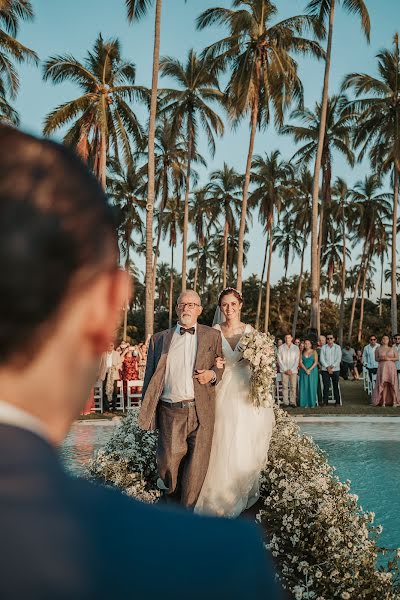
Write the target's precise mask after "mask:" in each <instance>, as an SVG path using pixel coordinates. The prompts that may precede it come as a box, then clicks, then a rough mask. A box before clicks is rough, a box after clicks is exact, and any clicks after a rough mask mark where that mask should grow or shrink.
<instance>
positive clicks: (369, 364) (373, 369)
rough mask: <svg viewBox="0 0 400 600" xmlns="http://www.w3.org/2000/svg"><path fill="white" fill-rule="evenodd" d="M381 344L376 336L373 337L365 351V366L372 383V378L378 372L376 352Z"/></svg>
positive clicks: (363, 359)
mask: <svg viewBox="0 0 400 600" xmlns="http://www.w3.org/2000/svg"><path fill="white" fill-rule="evenodd" d="M379 346H380V344H378V343H377V341H376V335H371V336H370V338H369V344H368V345H367V346H365V348H364V350H363V357H362V361H363V365H364V367H365V368H366V369H367V371H368V374H369V378H370V380H371V383H372V376H373V375H376V374H377V372H378V363H377V361H376V360H375V351H376V349H377V348H379Z"/></svg>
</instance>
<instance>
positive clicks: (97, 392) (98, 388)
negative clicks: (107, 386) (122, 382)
mask: <svg viewBox="0 0 400 600" xmlns="http://www.w3.org/2000/svg"><path fill="white" fill-rule="evenodd" d="M93 397H94V408H93V410H94V412H100V413H102V412H103V382H102V381H101V380H100V379H98V380H97V381H96V383H95V384H94V390H93Z"/></svg>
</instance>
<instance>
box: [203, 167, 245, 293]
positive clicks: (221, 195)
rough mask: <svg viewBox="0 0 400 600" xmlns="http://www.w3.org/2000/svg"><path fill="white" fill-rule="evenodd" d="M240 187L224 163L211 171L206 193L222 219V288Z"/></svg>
mask: <svg viewBox="0 0 400 600" xmlns="http://www.w3.org/2000/svg"><path fill="white" fill-rule="evenodd" d="M240 187H241V176H240V175H239V173H237V172H236V171H235V169H234V168H232V167H228V165H227V164H226V163H225V162H224V166H223V168H222V169H218V170H217V171H213V173H211V175H210V183H209V184H208V185H207V188H206V189H207V192H208V195H209V198H210V200H211V202H213V203H215V208H216V211H217V214H222V215H223V217H224V221H225V224H224V258H223V266H222V269H223V271H222V288H223V289H225V288H226V285H227V268H228V237H229V235H232V232H233V230H234V228H235V224H236V218H237V217H238V216H239V214H240V205H241V198H240V196H239V195H238V191H239V190H240Z"/></svg>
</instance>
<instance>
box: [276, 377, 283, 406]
mask: <svg viewBox="0 0 400 600" xmlns="http://www.w3.org/2000/svg"><path fill="white" fill-rule="evenodd" d="M275 402H276V404H277V405H278V406H280V405H281V404H282V402H283V385H282V374H281V373H277V374H276V377H275Z"/></svg>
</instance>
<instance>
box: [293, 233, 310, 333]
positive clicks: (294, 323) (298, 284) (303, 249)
mask: <svg viewBox="0 0 400 600" xmlns="http://www.w3.org/2000/svg"><path fill="white" fill-rule="evenodd" d="M306 246H307V237H306V235H305V234H304V241H303V248H302V251H301V263H300V275H299V281H298V283H297V294H296V304H295V307H294V315H293V323H292V337H293V338H294V337H295V335H296V328H297V319H298V317H299V308H300V298H301V285H302V283H303V270H304V254H305V252H306Z"/></svg>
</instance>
